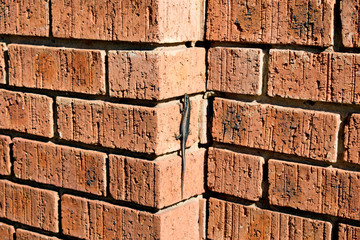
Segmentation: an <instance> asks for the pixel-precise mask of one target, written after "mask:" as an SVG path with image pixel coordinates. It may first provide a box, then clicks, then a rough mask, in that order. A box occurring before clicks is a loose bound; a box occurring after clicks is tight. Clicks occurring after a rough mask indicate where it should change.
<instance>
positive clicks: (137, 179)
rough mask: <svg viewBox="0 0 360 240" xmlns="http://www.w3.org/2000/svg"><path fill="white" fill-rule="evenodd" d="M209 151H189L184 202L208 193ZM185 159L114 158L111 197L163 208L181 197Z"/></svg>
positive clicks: (187, 154)
mask: <svg viewBox="0 0 360 240" xmlns="http://www.w3.org/2000/svg"><path fill="white" fill-rule="evenodd" d="M204 158H205V150H204V149H201V150H197V151H191V152H188V151H186V164H185V178H184V195H183V199H187V198H189V197H192V196H195V195H199V194H201V193H203V192H204V162H205V159H204ZM181 162H182V161H181V157H179V156H174V155H171V156H165V157H160V158H158V159H156V160H155V161H146V160H142V159H138V158H130V157H124V156H117V155H110V157H109V165H110V169H109V171H110V183H109V184H110V194H111V195H112V197H113V198H115V199H118V200H124V201H131V202H134V203H136V204H141V205H145V206H149V207H155V208H163V207H166V206H169V205H173V204H175V203H177V202H180V201H181V200H183V199H182V198H181V170H182V166H181Z"/></svg>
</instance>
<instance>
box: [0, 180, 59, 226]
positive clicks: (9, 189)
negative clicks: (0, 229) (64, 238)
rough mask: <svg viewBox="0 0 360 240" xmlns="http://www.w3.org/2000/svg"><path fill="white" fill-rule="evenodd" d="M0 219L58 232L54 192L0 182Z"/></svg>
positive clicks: (56, 202) (5, 181) (56, 196)
mask: <svg viewBox="0 0 360 240" xmlns="http://www.w3.org/2000/svg"><path fill="white" fill-rule="evenodd" d="M0 192H1V193H3V194H1V195H0V218H6V219H9V220H11V221H15V222H20V223H22V224H26V225H29V226H31V227H36V228H40V229H43V230H46V231H51V232H58V231H59V225H58V200H59V196H58V194H57V193H56V192H53V191H49V190H43V189H38V188H33V187H29V186H25V185H20V184H16V183H12V182H9V181H7V180H0Z"/></svg>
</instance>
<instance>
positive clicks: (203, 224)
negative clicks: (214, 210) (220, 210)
mask: <svg viewBox="0 0 360 240" xmlns="http://www.w3.org/2000/svg"><path fill="white" fill-rule="evenodd" d="M206 202H207V200H206V199H200V200H199V211H200V212H199V214H200V216H199V230H200V233H199V236H200V239H201V240H206V239H207V238H206V217H207V216H206V210H207V206H206Z"/></svg>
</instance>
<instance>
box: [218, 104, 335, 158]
mask: <svg viewBox="0 0 360 240" xmlns="http://www.w3.org/2000/svg"><path fill="white" fill-rule="evenodd" d="M212 122H213V124H212V134H213V139H214V140H215V141H217V142H224V143H231V144H236V145H241V146H246V147H251V148H258V149H263V150H270V151H275V152H279V153H287V154H293V155H297V156H302V157H307V158H313V159H316V160H320V161H324V160H325V161H332V162H335V161H336V151H337V136H338V130H339V124H340V117H339V115H337V114H332V113H324V112H317V111H310V110H302V109H295V108H285V107H277V106H272V105H267V104H257V103H244V102H238V101H233V100H226V99H221V98H216V99H215V101H214V117H213V121H212Z"/></svg>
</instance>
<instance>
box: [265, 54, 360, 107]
mask: <svg viewBox="0 0 360 240" xmlns="http://www.w3.org/2000/svg"><path fill="white" fill-rule="evenodd" d="M269 65H270V67H269V86H268V95H269V96H277V97H283V98H294V99H305V100H312V101H322V102H337V103H348V104H360V87H359V85H360V54H352V53H330V52H322V53H319V54H318V53H311V52H304V51H292V50H270V60H269Z"/></svg>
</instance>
